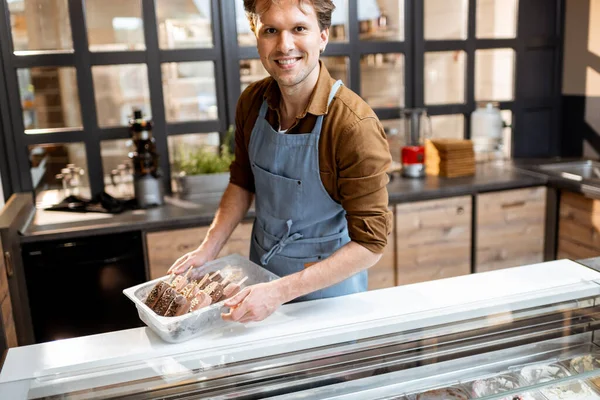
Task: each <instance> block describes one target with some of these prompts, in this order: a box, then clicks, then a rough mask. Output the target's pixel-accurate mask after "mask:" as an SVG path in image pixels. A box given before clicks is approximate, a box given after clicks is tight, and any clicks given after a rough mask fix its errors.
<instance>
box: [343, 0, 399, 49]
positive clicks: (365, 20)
mask: <svg viewBox="0 0 600 400" xmlns="http://www.w3.org/2000/svg"><path fill="white" fill-rule="evenodd" d="M336 6H337V2H336ZM358 23H359V26H358V29H359V37H360V39H361V40H387V41H403V40H404V0H361V1H359V2H358Z"/></svg>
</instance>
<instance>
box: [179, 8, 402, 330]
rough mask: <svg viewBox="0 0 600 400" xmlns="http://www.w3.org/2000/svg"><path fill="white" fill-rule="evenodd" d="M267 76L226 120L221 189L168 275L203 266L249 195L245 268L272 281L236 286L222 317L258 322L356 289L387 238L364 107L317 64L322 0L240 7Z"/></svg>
mask: <svg viewBox="0 0 600 400" xmlns="http://www.w3.org/2000/svg"><path fill="white" fill-rule="evenodd" d="M244 7H245V10H246V14H247V16H248V19H249V22H250V26H251V28H252V30H253V31H254V33H255V35H256V38H257V46H258V53H259V55H260V59H261V62H262V64H263V65H264V67H265V69H266V70H267V71H268V72H269V74H270V77H269V78H266V79H264V80H262V81H259V82H256V83H253V84H252V85H250V86H249V87H248V88H247V89H246V90H245V91H244V93H242V95H241V96H240V99H239V101H238V105H237V111H236V139H235V143H236V149H235V156H236V157H235V161H234V163H233V164H232V166H231V181H230V183H229V186H228V188H227V190H226V191H225V193H224V194H223V198H222V199H221V204H220V206H219V210H218V211H217V214H216V216H215V219H214V221H213V223H212V225H211V227H210V229H209V232H208V234H207V236H206V238H205V239H204V241H203V242H202V244H201V245H200V246H199V247H198V249H196V250H194V251H192V252H190V253H188V254H185V255H183V256H182V257H181V258H179V259H178V260H177V261H176V262H175V263H174V264H173V266H172V267H171V270H170V271H174V272H177V273H181V272H184V271H186V270H187V269H188V267H189V266H191V265H195V266H199V265H202V264H204V263H205V262H207V261H210V260H212V259H214V258H215V257H216V256H217V255H218V253H219V251H220V250H221V249H222V247H223V245H224V244H225V242H226V241H227V239H228V238H229V236H230V235H231V233H232V231H233V229H234V228H235V227H236V226H237V224H238V223H239V222H240V221H241V220H242V219H243V217H244V216H245V215H246V213H247V211H248V208H249V207H250V204H251V203H252V200H253V199H254V198H255V205H256V219H255V221H254V227H253V231H252V241H251V244H250V259H251V260H252V261H254V262H256V263H258V264H260V265H262V266H264V267H265V268H267V269H269V270H270V271H272V272H273V273H275V274H277V275H279V276H281V277H282V279H279V280H276V281H273V282H269V283H263V284H258V285H253V286H249V287H247V288H245V289H244V290H242V291H241V292H240V293H238V294H237V295H236V296H234V297H233V298H231V299H229V300H228V301H227V302H226V303H225V305H226V306H228V307H230V312H229V313H227V314H224V315H223V318H224V319H228V320H233V321H240V322H248V321H260V320H262V319H264V318H266V317H267V316H269V315H270V314H271V313H273V312H274V311H275V310H276V309H277V308H278V307H279V306H280V305H281V304H283V303H286V302H290V301H304V300H313V299H320V298H326V297H333V296H342V295H346V294H351V293H357V292H361V291H365V290H367V269H368V268H369V267H371V266H372V265H374V264H375V263H376V262H377V261H378V260H379V259H380V257H381V253H382V252H383V250H384V248H385V246H386V243H387V236H388V234H389V233H390V231H391V213H390V211H389V210H388V193H387V188H386V184H387V183H388V176H387V174H386V171H387V169H388V167H389V165H390V163H391V157H390V153H389V149H388V146H387V141H386V137H385V133H384V131H383V128H382V126H381V124H380V122H379V120H378V119H377V116H376V115H375V113H374V112H373V110H372V109H371V108H370V107H369V106H368V105H367V104H366V103H365V102H364V101H363V100H362V99H361V98H360V97H359V96H358V95H356V94H355V93H354V92H352V91H351V90H349V89H347V88H346V87H344V86H343V85H342V84H341V82H340V81H337V82H336V81H335V80H334V79H332V78H331V76H330V75H329V72H328V71H327V69H326V68H325V66H324V65H323V63H322V62H320V61H319V55H320V54H321V53H322V52H323V51H324V50H325V46H327V43H328V39H329V27H330V25H331V13H332V12H333V10H334V8H335V6H334V5H333V3H332V1H331V0H244Z"/></svg>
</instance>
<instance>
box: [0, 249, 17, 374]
mask: <svg viewBox="0 0 600 400" xmlns="http://www.w3.org/2000/svg"><path fill="white" fill-rule="evenodd" d="M8 261H9V262H10V259H9V260H8ZM9 267H10V268H12V266H9ZM6 268H7V265H6V262H5V254H4V249H3V247H2V241H0V316H1V317H2V319H1V321H0V336H1V337H0V365H1V364H2V362H1V361H2V357H3V353H4V352H5V350H6V349H8V348H10V347H16V346H17V344H18V343H17V332H16V328H15V321H14V318H13V309H12V302H11V297H10V291H9V287H8V274H7V269H6Z"/></svg>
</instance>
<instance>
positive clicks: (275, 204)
mask: <svg viewBox="0 0 600 400" xmlns="http://www.w3.org/2000/svg"><path fill="white" fill-rule="evenodd" d="M252 172H253V173H254V184H255V198H256V206H257V208H259V209H260V210H261V211H262V212H265V213H267V214H270V215H271V216H273V217H275V218H278V219H282V220H284V221H287V220H288V219H291V220H293V221H296V220H301V219H302V218H303V210H302V207H300V200H301V199H302V192H303V189H302V186H303V185H302V181H301V180H299V179H292V178H287V177H285V176H281V175H277V174H274V173H272V172H269V171H267V170H266V169H264V168H262V167H260V166H259V165H257V164H256V163H252Z"/></svg>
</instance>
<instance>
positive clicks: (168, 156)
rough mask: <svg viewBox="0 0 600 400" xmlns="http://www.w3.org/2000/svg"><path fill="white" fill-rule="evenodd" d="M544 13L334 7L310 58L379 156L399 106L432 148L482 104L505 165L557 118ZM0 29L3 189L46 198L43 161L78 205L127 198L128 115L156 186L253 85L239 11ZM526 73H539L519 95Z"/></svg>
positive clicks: (150, 12)
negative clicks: (77, 184)
mask: <svg viewBox="0 0 600 400" xmlns="http://www.w3.org/2000/svg"><path fill="white" fill-rule="evenodd" d="M558 1H559V0H555V1H552V0H548V1H547V2H546V1H544V2H539V1H538V2H522V1H521V2H519V1H518V0H422V1H417V0H334V2H335V5H336V10H335V12H334V14H333V16H332V26H331V29H330V43H329V45H328V46H327V49H326V51H325V53H324V54H323V55H322V56H321V60H322V61H323V63H324V65H325V66H326V67H327V69H328V70H329V72H330V74H331V75H332V77H334V78H335V79H341V80H342V81H343V82H344V84H345V85H346V86H347V87H349V88H351V89H352V90H354V91H355V92H356V93H358V94H359V95H360V96H361V97H362V98H364V99H365V101H366V102H367V103H368V104H369V105H371V107H372V108H373V109H374V110H375V112H376V113H377V114H378V116H379V117H380V119H381V121H382V123H383V125H384V127H385V128H386V130H387V131H389V132H397V133H398V134H397V135H396V137H394V138H393V140H392V142H394V145H397V144H399V143H401V141H402V140H403V139H402V136H403V134H402V129H401V127H402V121H401V120H400V116H401V109H402V108H404V107H407V108H420V107H425V108H427V110H428V114H429V115H431V121H432V128H433V135H434V136H435V137H456V138H461V137H462V138H468V137H469V134H470V133H469V129H470V119H469V116H470V114H471V112H472V111H473V110H474V109H475V106H476V104H477V102H479V101H493V102H497V103H498V104H499V107H500V109H501V110H502V115H503V118H504V120H505V122H506V123H507V124H508V125H510V127H507V128H506V129H505V138H504V143H503V151H504V152H505V155H510V152H511V151H512V149H515V151H517V150H518V151H523V144H524V143H525V142H526V141H525V142H524V139H523V138H524V137H527V135H528V129H526V128H527V127H528V126H529V130H531V126H538V125H539V124H540V118H542V117H541V116H542V115H543V116H548V118H550V116H551V115H555V114H556V112H557V110H555V109H554V108H553V107H555V104H557V102H554V101H553V100H554V97H553V96H559V95H560V93H558V92H556V89H555V88H554V89H553V87H554V86H557V85H554V86H553V83H554V82H555V79H554V75H553V74H554V72H553V71H556V70H559V68H558V67H559V66H557V65H554V64H553V63H556V62H558V61H557V60H560V57H558V56H557V51H559V50H558V49H559V48H558V45H557V43H558V42H559V41H557V40H556V35H555V33H556V32H558V31H559V30H558V29H559V27H557V26H556V21H559V20H560V18H558V17H559V16H558V15H556V10H559V9H560V8H559V7H555V8H553V7H552V6H550V5H548V2H550V3H552V4H554V5H555V6H557V5H558V3H557V2H558ZM0 15H3V16H4V18H5V19H4V20H3V22H0V23H4V24H7V25H8V24H10V29H9V27H8V26H6V29H4V30H0V49H1V50H2V55H3V65H2V73H3V75H4V76H5V77H6V79H5V81H6V86H7V93H8V95H7V96H6V97H7V98H8V100H6V101H7V102H8V104H2V107H8V109H9V111H10V112H9V113H8V114H9V115H10V121H9V123H10V125H11V126H12V131H13V134H14V138H13V139H14V140H13V141H12V142H13V143H14V145H11V146H14V150H15V151H14V152H13V153H14V154H16V156H15V157H16V163H17V164H18V165H19V167H20V169H22V170H23V171H25V172H20V173H19V174H18V177H17V178H15V179H18V182H16V183H13V182H11V185H10V187H12V188H15V189H16V190H29V189H34V188H35V189H36V190H37V191H40V190H56V189H60V185H59V182H58V181H57V180H56V178H55V176H56V175H59V174H60V170H59V171H56V170H53V175H52V176H50V175H48V176H44V177H43V178H41V177H40V176H39V174H40V172H39V171H40V170H34V169H32V170H31V171H30V169H29V167H30V165H34V162H33V161H32V160H36V157H37V158H39V159H40V160H43V159H46V160H50V158H48V157H50V156H52V157H55V155H56V158H52V159H51V160H52V162H51V163H56V164H57V165H58V164H59V163H61V167H65V168H66V165H67V164H76V166H77V167H80V168H81V169H82V170H83V171H84V173H85V175H83V176H82V178H81V179H80V181H81V182H85V183H86V185H87V187H89V189H88V190H89V191H90V193H98V192H100V191H101V190H103V189H105V188H106V189H107V190H110V191H111V193H114V194H115V195H119V196H120V195H124V193H125V194H126V193H128V192H127V190H129V189H128V188H126V187H125V186H124V185H121V186H119V185H118V184H116V182H117V181H120V175H121V174H122V173H123V170H124V166H125V167H126V165H127V160H128V157H127V152H128V145H127V141H128V138H129V132H128V129H127V124H128V120H129V117H130V115H131V114H132V110H133V108H139V109H141V110H142V111H143V114H144V116H145V117H147V118H152V119H153V122H154V130H153V133H154V137H155V139H156V144H157V149H158V151H159V154H160V163H161V164H160V166H161V169H162V171H163V175H164V183H165V185H167V184H168V183H169V182H171V179H172V177H173V176H175V175H176V174H177V172H178V171H177V159H178V157H179V156H178V151H179V150H181V149H182V148H186V149H187V148H193V147H195V146H213V147H214V148H215V149H218V146H219V145H220V144H221V142H222V141H223V138H224V136H225V135H224V134H225V132H226V131H227V129H228V127H229V126H230V125H232V124H234V119H235V106H236V102H237V99H238V97H239V95H240V93H241V92H242V91H243V90H244V89H245V88H246V87H247V86H248V85H249V84H250V83H252V82H254V81H256V80H259V79H263V78H264V77H266V76H268V74H267V73H266V71H265V70H264V68H263V66H262V63H261V61H260V59H259V58H258V53H257V50H256V39H255V37H254V33H253V32H252V31H251V30H250V25H249V23H248V20H247V18H246V15H245V13H244V9H243V0H232V1H220V0H154V1H145V0H126V1H122V0H86V1H84V2H80V1H73V2H71V1H68V0H0ZM538 17H539V18H538ZM540 18H542V19H543V22H538V19H540ZM550 64H551V65H550ZM532 65H533V66H537V67H538V69H539V68H541V67H540V66H543V68H541V70H540V71H541V72H540V73H539V74H536V75H535V77H534V78H535V79H528V80H527V81H523V80H521V81H519V79H523V77H520V76H519V71H521V73H522V71H523V70H525V69H527V68H530V67H531V66H532ZM538 69H536V71H538ZM528 107H529V108H528ZM530 110H531V114H527V113H528V112H529V111H530ZM540 110H542V111H540ZM544 118H546V117H544ZM512 121H515V123H514V124H513V123H512ZM528 124H529V125H528ZM513 125H514V128H512V126H513ZM546 125H547V126H549V127H553V126H554V125H556V124H550V123H548V124H546ZM532 137H533V136H532ZM531 140H533V139H531ZM178 149H179V150H178ZM65 154H68V156H65ZM520 154H521V153H520ZM58 155H60V156H58ZM393 155H394V157H395V159H396V158H397V156H398V154H396V153H393ZM536 155H537V154H536ZM38 165H39V164H38ZM32 168H36V167H32ZM34 171H37V172H34ZM36 174H37V175H36ZM50 178H51V179H50ZM121 183H122V182H121ZM82 187H83V186H82Z"/></svg>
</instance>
